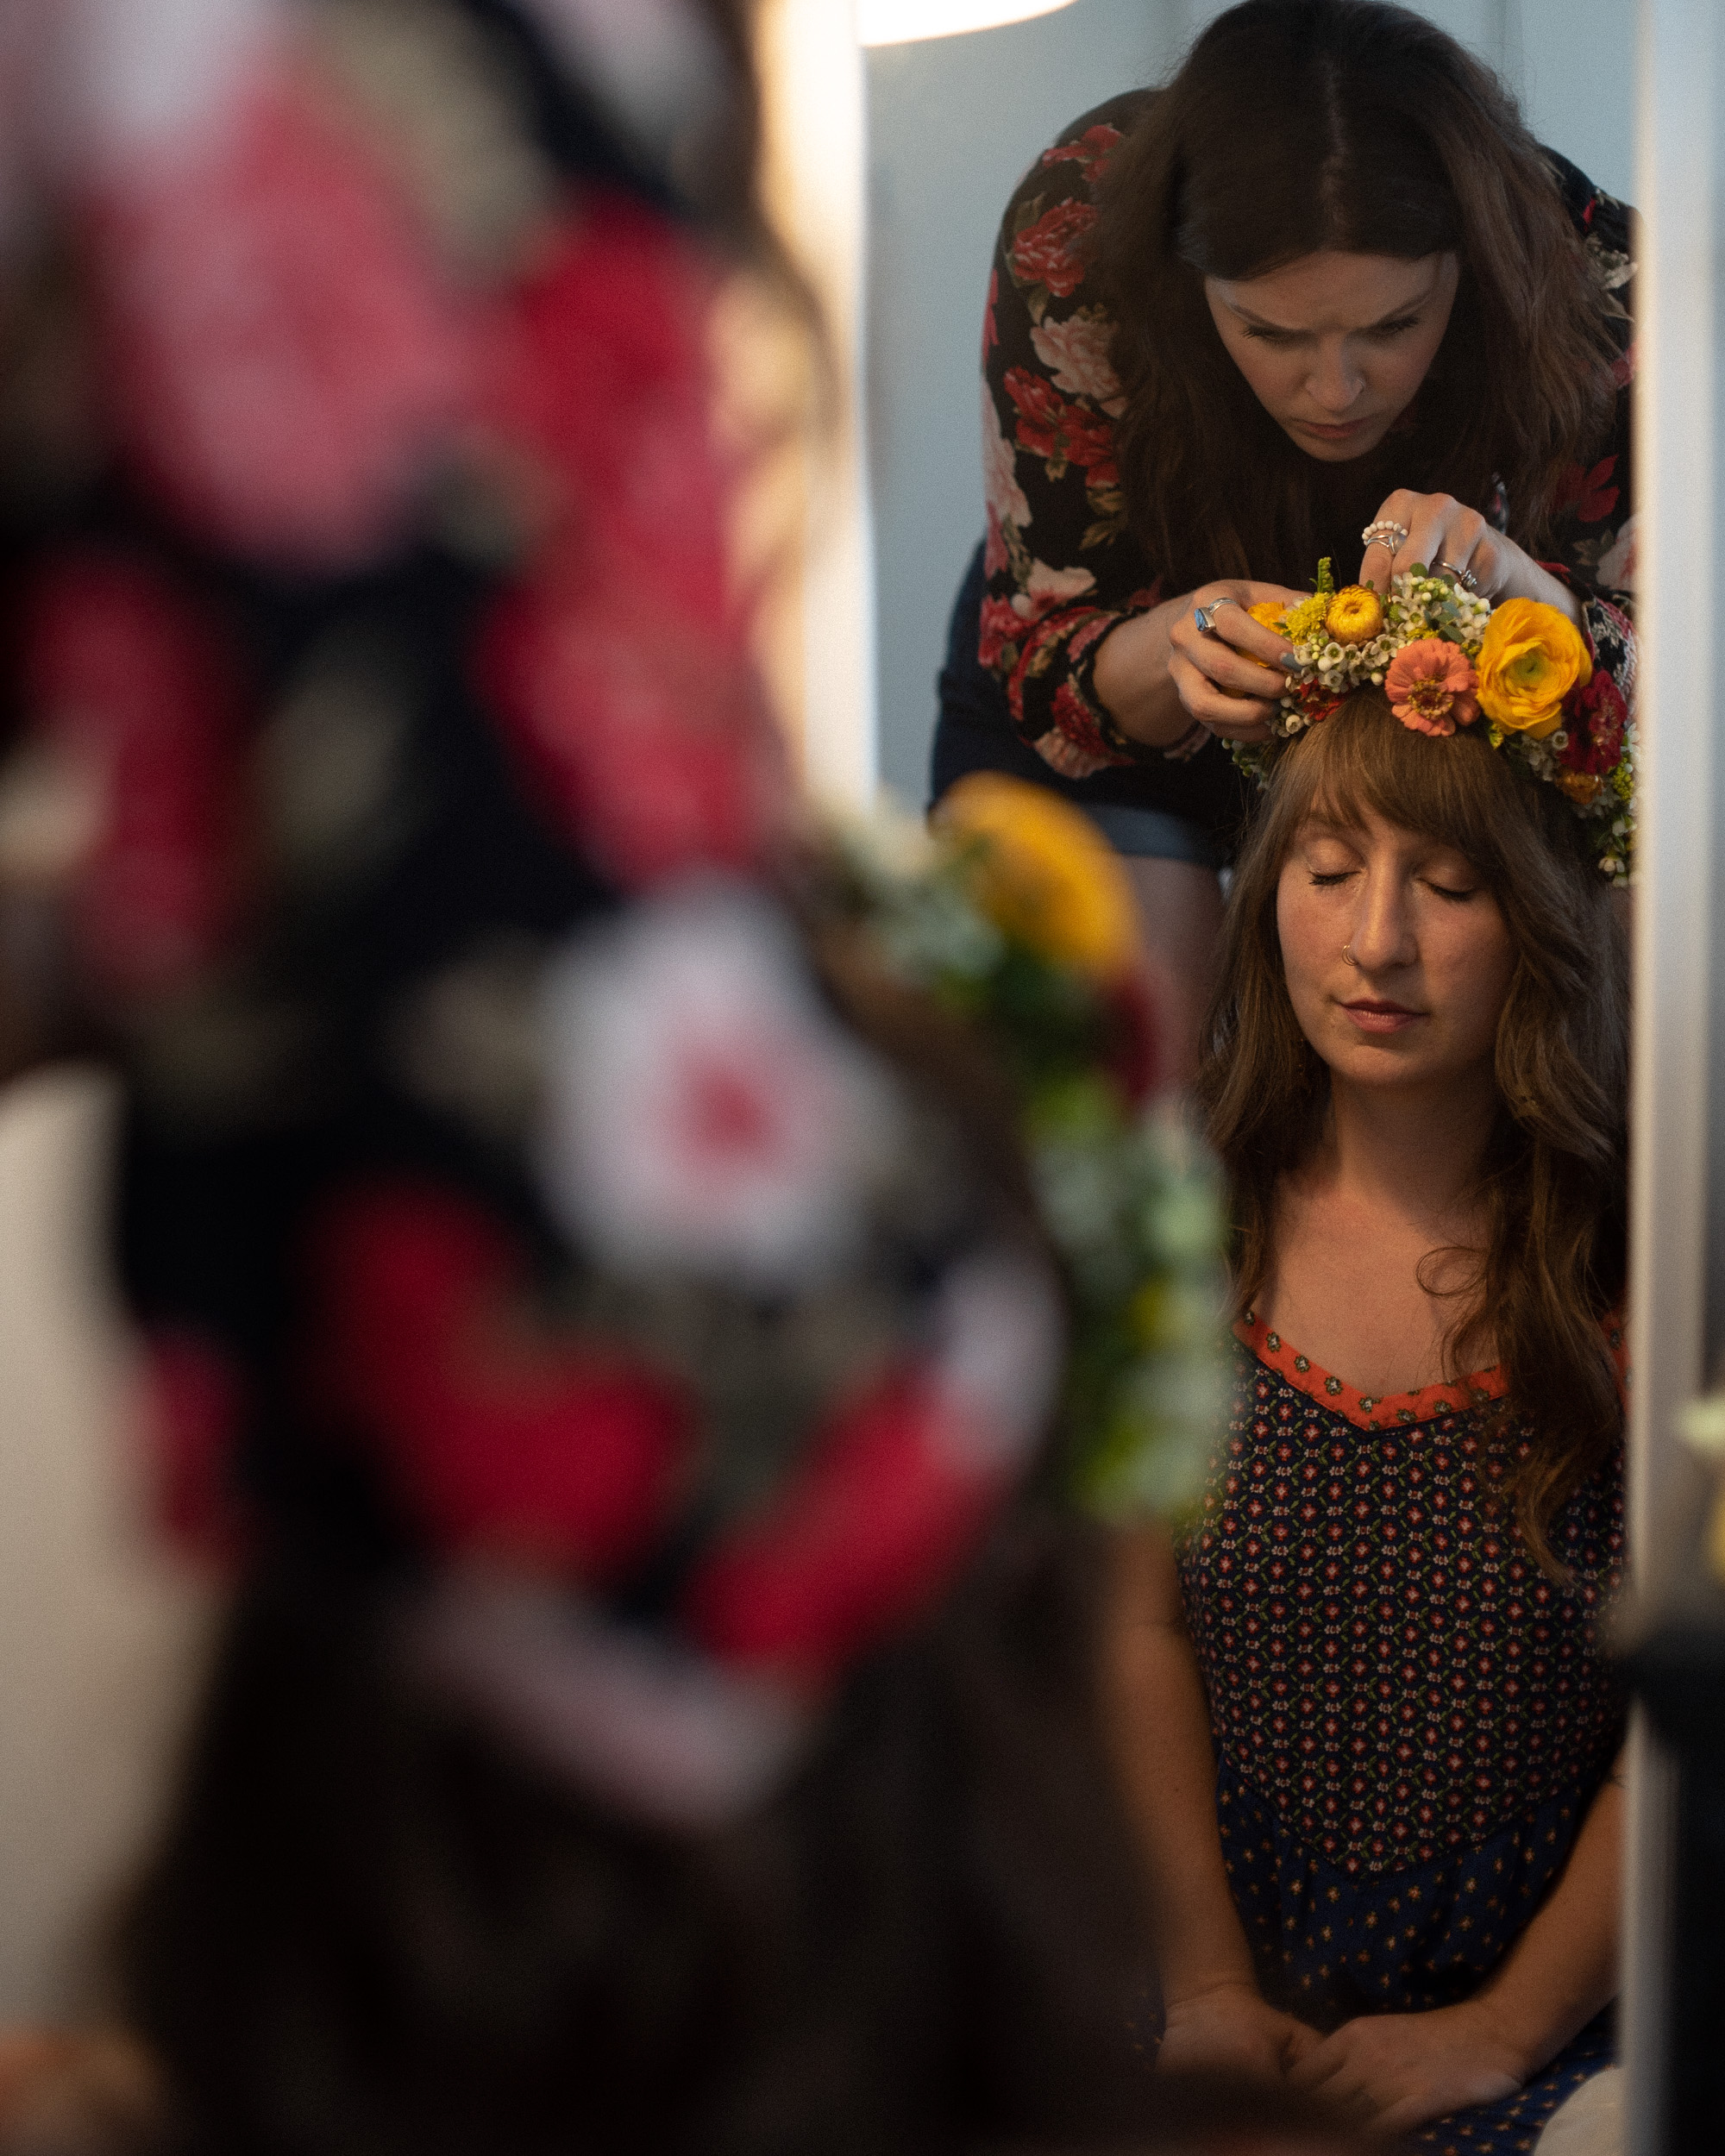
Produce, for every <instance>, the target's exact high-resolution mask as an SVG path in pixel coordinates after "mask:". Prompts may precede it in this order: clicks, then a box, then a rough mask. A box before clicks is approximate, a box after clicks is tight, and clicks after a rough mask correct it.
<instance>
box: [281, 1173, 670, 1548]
mask: <svg viewBox="0 0 1725 2156" xmlns="http://www.w3.org/2000/svg"><path fill="white" fill-rule="evenodd" d="M306 1265H307V1277H308V1281H309V1284H310V1286H311V1291H312V1294H313V1298H314V1306H315V1308H316V1310H317V1320H316V1332H315V1333H314V1336H313V1337H314V1339H315V1342H316V1345H315V1348H314V1349H313V1351H312V1353H311V1359H310V1362H309V1363H308V1365H307V1369H306V1373H305V1374H306V1376H307V1379H308V1382H309V1388H310V1393H311V1401H312V1404H313V1407H314V1410H317V1411H321V1412H322V1413H323V1414H324V1415H326V1416H327V1417H329V1419H330V1420H331V1422H332V1424H333V1426H335V1427H336V1428H337V1429H340V1430H345V1431H347V1432H349V1433H350V1434H351V1436H352V1438H353V1439H354V1441H355V1442H357V1443H360V1444H362V1445H366V1446H367V1447H369V1448H371V1449H373V1451H374V1453H375V1456H376V1457H377V1459H378V1461H379V1463H380V1466H381V1468H382V1470H383V1471H384V1473H385V1475H386V1478H387V1480H388V1482H389V1483H390V1485H391V1488H392V1490H393V1492H394V1494H395V1495H396V1498H397V1500H398V1502H399V1503H400V1504H401V1505H402V1506H403V1507H404V1509H405V1511H406V1513H407V1514H408V1516H409V1517H410V1518H411V1519H412V1520H416V1521H417V1523H418V1525H419V1526H420V1527H421V1528H422V1529H423V1531H424V1532H426V1533H427V1534H429V1535H430V1537H431V1538H432V1539H433V1540H434V1542H435V1544H436V1546H437V1548H438V1549H440V1550H441V1551H445V1552H449V1553H462V1552H474V1553H478V1552H483V1551H490V1552H493V1553H496V1554H499V1555H503V1554H506V1555H510V1556H513V1557H530V1558H532V1559H534V1560H536V1561H538V1562H542V1563H544V1564H555V1565H558V1566H568V1567H572V1568H574V1569H575V1570H578V1571H580V1573H582V1574H583V1575H585V1576H587V1577H588V1578H593V1577H596V1576H599V1577H602V1576H609V1575H611V1574H612V1573H614V1572H615V1571H616V1570H618V1568H619V1567H620V1566H623V1565H625V1564H628V1563H629V1562H630V1560H631V1559H632V1558H633V1557H636V1556H637V1554H638V1553H639V1552H640V1551H641V1550H642V1549H643V1546H644V1545H646V1544H647V1543H648V1542H649V1540H650V1539H651V1537H652V1536H653V1534H654V1533H655V1531H656V1530H657V1529H658V1528H659V1526H661V1524H662V1520H663V1519H664V1517H665V1514H666V1511H667V1508H668V1506H669V1504H670V1502H671V1501H672V1499H673V1497H674V1494H675V1492H676V1489H677V1488H678V1487H679V1483H678V1476H679V1470H680V1467H681V1462H682V1458H683V1455H684V1451H685V1447H686V1445H687V1440H688V1438H689V1436H690V1425H691V1414H690V1410H689V1407H688V1404H687V1401H686V1400H685V1398H684V1396H683V1395H682V1393H681V1388H678V1387H677V1386H675V1385H674V1384H673V1383H672V1382H671V1381H670V1380H669V1379H668V1378H667V1377H665V1376H662V1375H661V1374H660V1373H658V1372H657V1371H655V1370H652V1369H648V1368H646V1367H645V1366H644V1365H642V1364H637V1363H630V1362H629V1361H627V1360H625V1359H624V1357H623V1356H622V1355H621V1354H620V1353H619V1352H618V1351H615V1350H614V1349H612V1348H608V1347H607V1348H600V1347H599V1346H590V1345H587V1344H584V1343H581V1342H579V1341H575V1340H568V1341H564V1340H560V1339H558V1338H555V1336H553V1335H550V1334H549V1333H547V1332H544V1331H543V1330H541V1329H539V1328H538V1327H536V1326H535V1325H534V1324H533V1323H532V1322H531V1320H530V1317H529V1315H528V1314H527V1304H526V1301H525V1293H524V1291H525V1286H526V1268H525V1265H524V1263H523V1260H522V1258H521V1256H520V1254H519V1253H518V1252H517V1250H515V1248H514V1247H513V1246H512V1244H511V1241H510V1239H509V1238H508V1237H507V1236H506V1235H505V1234H504V1232H502V1231H501V1230H500V1229H499V1227H498V1225H497V1224H496V1222H495V1220H494V1219H492V1216H491V1215H490V1214H489V1213H486V1211H484V1210H483V1209H482V1208H481V1207H480V1206H476V1205H473V1204H469V1203H468V1202H467V1201H466V1200H463V1199H461V1198H458V1197H455V1196H452V1195H449V1194H446V1193H443V1192H441V1191H437V1190H433V1189H430V1188H417V1187H413V1186H405V1185H403V1186H380V1187H378V1188H370V1189H363V1190H357V1191H354V1192H353V1193H351V1194H349V1195H348V1196H347V1197H345V1198H343V1199H342V1200H338V1201H337V1202H336V1203H335V1204H334V1205H332V1206H330V1207H329V1210H328V1212H327V1213H325V1215H324V1217H323V1219H322V1220H321V1221H320V1222H319V1224H318V1225H317V1228H316V1230H315V1232H313V1234H312V1236H311V1238H310V1241H309V1243H308V1244H307V1248H306Z"/></svg>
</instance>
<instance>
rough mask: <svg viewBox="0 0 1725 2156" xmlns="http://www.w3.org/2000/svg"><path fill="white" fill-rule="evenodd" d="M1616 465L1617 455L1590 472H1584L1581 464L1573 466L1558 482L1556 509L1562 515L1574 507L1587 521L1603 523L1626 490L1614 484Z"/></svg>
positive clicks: (1576, 512)
mask: <svg viewBox="0 0 1725 2156" xmlns="http://www.w3.org/2000/svg"><path fill="white" fill-rule="evenodd" d="M1616 468H1617V460H1616V458H1615V456H1609V457H1603V458H1602V459H1601V461H1599V462H1598V463H1597V464H1596V465H1595V466H1594V467H1593V469H1592V470H1591V471H1590V472H1584V471H1583V469H1582V468H1581V467H1580V465H1578V464H1572V465H1571V467H1569V469H1568V470H1567V471H1566V472H1565V473H1564V474H1563V477H1562V478H1561V479H1559V482H1558V492H1557V499H1556V501H1555V502H1554V503H1553V508H1554V509H1555V510H1556V511H1557V512H1558V513H1559V515H1561V514H1562V513H1563V512H1564V511H1566V510H1573V511H1574V512H1575V514H1576V515H1577V516H1578V517H1579V518H1580V519H1581V521H1582V523H1584V524H1596V523H1602V522H1603V520H1604V518H1606V517H1609V515H1610V514H1611V512H1612V511H1613V510H1614V509H1615V507H1616V506H1617V497H1618V495H1619V493H1620V492H1622V489H1621V488H1619V487H1615V486H1612V485H1611V484H1610V480H1611V475H1612V473H1614V472H1615V470H1616Z"/></svg>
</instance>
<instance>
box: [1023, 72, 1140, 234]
mask: <svg viewBox="0 0 1725 2156" xmlns="http://www.w3.org/2000/svg"><path fill="white" fill-rule="evenodd" d="M1156 94H1157V93H1156V92H1155V91H1153V90H1128V91H1123V92H1122V93H1121V95H1120V96H1119V97H1109V98H1107V100H1106V101H1105V102H1104V103H1101V104H1099V105H1092V106H1091V108H1090V110H1088V112H1081V113H1080V114H1079V115H1078V117H1077V118H1076V120H1071V121H1069V122H1067V124H1066V125H1065V126H1064V127H1063V128H1061V130H1060V132H1059V134H1058V135H1056V136H1055V138H1054V140H1053V141H1051V143H1050V144H1049V146H1048V147H1047V148H1046V149H1045V150H1044V151H1043V152H1042V153H1041V154H1040V155H1039V156H1038V158H1037V160H1036V161H1035V162H1034V163H1033V164H1032V166H1031V167H1030V169H1029V171H1028V172H1026V173H1025V175H1024V177H1023V178H1022V179H1020V180H1019V184H1018V185H1017V186H1016V187H1014V188H1013V196H1012V200H1011V202H1010V203H1009V204H1007V216H1006V230H1007V238H1008V240H1010V239H1011V237H1012V236H1013V232H1014V231H1015V230H1016V229H1019V228H1020V224H1021V218H1020V214H1019V213H1020V212H1021V211H1022V210H1024V209H1025V208H1026V206H1028V205H1029V204H1032V203H1033V202H1036V201H1037V200H1038V197H1040V205H1041V209H1044V210H1045V209H1046V208H1047V207H1048V206H1049V205H1051V204H1057V203H1061V202H1084V203H1088V202H1089V201H1090V199H1091V197H1092V195H1093V194H1094V192H1095V186H1096V183H1097V181H1098V180H1100V179H1101V177H1102V174H1103V173H1104V172H1106V171H1107V167H1108V160H1109V159H1110V158H1111V157H1112V156H1113V154H1114V152H1115V151H1116V150H1117V149H1118V148H1119V147H1120V144H1121V143H1122V142H1123V141H1125V140H1126V137H1127V135H1130V134H1131V133H1132V129H1133V128H1135V127H1136V126H1137V125H1138V122H1139V121H1140V120H1141V119H1142V118H1143V117H1144V116H1145V113H1146V112H1147V111H1148V110H1149V109H1150V107H1151V104H1152V103H1153V102H1154V101H1155V98H1156ZM1038 214H1040V212H1039V211H1038Z"/></svg>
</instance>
